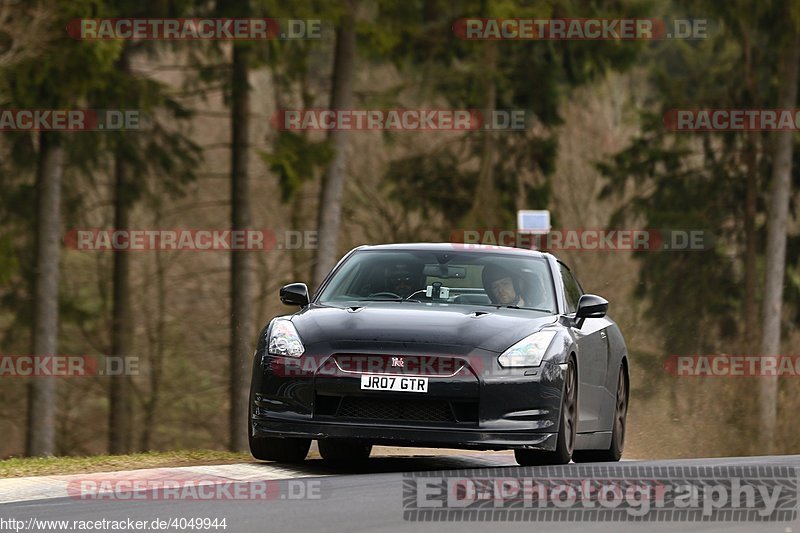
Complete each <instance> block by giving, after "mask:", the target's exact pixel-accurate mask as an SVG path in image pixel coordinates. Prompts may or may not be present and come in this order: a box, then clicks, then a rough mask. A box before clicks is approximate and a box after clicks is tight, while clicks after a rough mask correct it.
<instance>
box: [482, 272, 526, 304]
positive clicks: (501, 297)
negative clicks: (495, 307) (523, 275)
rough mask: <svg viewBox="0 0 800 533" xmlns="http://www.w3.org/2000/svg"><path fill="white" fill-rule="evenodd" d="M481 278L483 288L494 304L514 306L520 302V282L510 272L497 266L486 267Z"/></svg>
mask: <svg viewBox="0 0 800 533" xmlns="http://www.w3.org/2000/svg"><path fill="white" fill-rule="evenodd" d="M481 277H482V278H483V288H484V289H485V290H486V294H487V295H488V296H489V299H490V300H492V303H495V304H500V305H514V304H516V303H517V302H518V301H519V291H518V282H517V279H516V277H515V276H514V275H513V274H512V273H511V272H510V271H508V270H506V269H505V268H503V267H499V266H497V265H486V266H485V267H483V272H482V273H481Z"/></svg>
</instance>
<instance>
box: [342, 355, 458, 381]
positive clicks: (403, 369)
mask: <svg viewBox="0 0 800 533" xmlns="http://www.w3.org/2000/svg"><path fill="white" fill-rule="evenodd" d="M333 359H335V360H336V364H337V365H339V368H341V369H342V370H343V371H345V372H355V373H359V374H374V373H382V374H386V373H391V374H408V375H414V376H452V375H456V374H458V373H460V372H461V373H465V372H467V371H466V370H465V366H466V365H465V362H464V360H463V359H461V358H458V357H448V356H435V357H434V356H424V355H396V356H394V355H384V354H375V355H367V354H356V355H350V354H336V355H335V356H334V357H333Z"/></svg>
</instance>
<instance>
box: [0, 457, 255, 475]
mask: <svg viewBox="0 0 800 533" xmlns="http://www.w3.org/2000/svg"><path fill="white" fill-rule="evenodd" d="M250 461H253V458H252V457H251V456H250V454H249V453H234V452H221V451H214V450H183V451H171V452H145V453H134V454H130V455H92V456H88V457H72V456H69V457H12V458H10V459H4V460H2V461H0V478H9V477H25V476H49V475H58V474H79V473H92V472H113V471H115V470H137V469H141V468H160V467H171V466H195V465H214V464H228V463H242V462H250Z"/></svg>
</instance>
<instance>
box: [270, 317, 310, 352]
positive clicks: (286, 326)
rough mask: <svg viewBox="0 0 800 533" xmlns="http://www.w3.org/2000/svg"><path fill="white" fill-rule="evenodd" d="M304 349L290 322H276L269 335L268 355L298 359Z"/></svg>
mask: <svg viewBox="0 0 800 533" xmlns="http://www.w3.org/2000/svg"><path fill="white" fill-rule="evenodd" d="M305 351H306V349H305V347H304V346H303V341H301V340H300V335H298V333H297V329H295V327H294V324H292V323H291V322H290V321H288V320H286V319H284V320H276V321H275V322H273V323H272V331H271V332H270V334H269V354H270V355H283V356H286V357H300V356H301V355H303V352H305Z"/></svg>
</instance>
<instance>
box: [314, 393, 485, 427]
mask: <svg viewBox="0 0 800 533" xmlns="http://www.w3.org/2000/svg"><path fill="white" fill-rule="evenodd" d="M316 406H317V407H316V414H317V416H335V417H341V418H357V419H369V420H387V421H408V422H439V423H453V424H455V423H470V424H474V423H477V422H478V404H477V402H450V401H447V400H430V399H426V400H422V399H409V400H396V399H392V400H388V399H382V398H362V397H358V396H344V397H338V396H328V395H322V394H318V395H317V400H316Z"/></svg>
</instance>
